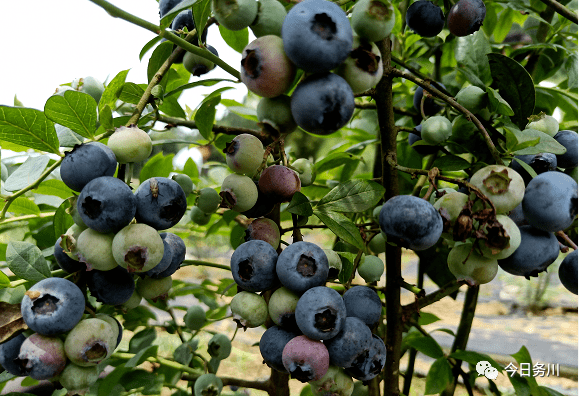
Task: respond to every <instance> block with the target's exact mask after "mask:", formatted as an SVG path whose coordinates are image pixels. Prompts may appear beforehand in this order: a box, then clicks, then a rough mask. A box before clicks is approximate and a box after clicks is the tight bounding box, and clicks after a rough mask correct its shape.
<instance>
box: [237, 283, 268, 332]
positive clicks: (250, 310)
mask: <svg viewBox="0 0 579 396" xmlns="http://www.w3.org/2000/svg"><path fill="white" fill-rule="evenodd" d="M230 308H231V313H232V314H233V320H234V321H235V322H237V326H238V327H243V328H244V329H246V328H248V327H249V328H253V327H259V326H261V325H262V324H264V323H265V321H266V320H267V316H268V309H267V303H266V302H265V299H264V298H263V296H260V295H259V294H255V293H251V292H247V291H242V292H240V293H237V294H236V295H235V296H234V297H233V299H232V300H231V304H230Z"/></svg>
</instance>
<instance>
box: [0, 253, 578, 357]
mask: <svg viewBox="0 0 579 396" xmlns="http://www.w3.org/2000/svg"><path fill="white" fill-rule="evenodd" d="M559 280H561V283H562V284H563V286H565V288H566V289H567V290H569V291H570V292H571V293H573V294H577V250H573V251H572V252H571V253H569V254H568V255H567V256H566V257H565V258H564V259H563V261H562V262H561V265H560V266H559ZM1 354H2V353H1V352H0V355H1ZM0 363H2V361H0Z"/></svg>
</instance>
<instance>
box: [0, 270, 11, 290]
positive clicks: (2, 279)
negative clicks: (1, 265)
mask: <svg viewBox="0 0 579 396" xmlns="http://www.w3.org/2000/svg"><path fill="white" fill-rule="evenodd" d="M8 286H10V279H8V277H7V276H6V274H5V273H4V272H2V271H0V289H2V288H4V287H8Z"/></svg>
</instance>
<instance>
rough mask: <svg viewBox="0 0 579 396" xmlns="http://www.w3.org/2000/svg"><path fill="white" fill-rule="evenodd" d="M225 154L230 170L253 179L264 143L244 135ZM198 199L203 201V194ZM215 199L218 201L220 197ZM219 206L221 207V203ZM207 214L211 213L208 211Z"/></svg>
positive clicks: (231, 144)
mask: <svg viewBox="0 0 579 396" xmlns="http://www.w3.org/2000/svg"><path fill="white" fill-rule="evenodd" d="M223 152H224V153H225V160H226V162H227V166H229V169H231V170H232V171H233V172H235V173H238V174H240V175H246V176H250V177H251V176H253V175H254V174H255V172H256V171H257V168H259V167H260V166H261V163H262V162H263V155H264V154H265V149H264V148H263V143H261V140H259V139H258V138H257V137H255V136H253V135H250V134H248V133H242V134H240V135H237V136H236V137H234V138H233V140H232V141H231V142H229V143H227V146H226V147H225V149H223ZM213 191H215V190H213ZM201 192H203V190H201ZM198 199H201V194H200V195H199V198H198ZM215 199H218V197H216V198H215ZM198 205H199V204H198ZM217 206H219V203H218V204H217ZM199 207H201V205H199ZM205 212H206V213H211V212H208V211H205Z"/></svg>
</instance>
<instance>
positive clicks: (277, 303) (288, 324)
mask: <svg viewBox="0 0 579 396" xmlns="http://www.w3.org/2000/svg"><path fill="white" fill-rule="evenodd" d="M299 299H300V296H299V295H298V294H296V293H294V292H292V291H291V290H289V289H287V288H285V287H280V288H279V289H277V290H276V291H274V292H273V293H272V294H271V297H270V298H269V304H268V310H269V317H270V318H271V320H272V321H273V323H275V324H276V325H278V326H281V327H283V328H292V327H295V326H297V325H296V322H295V312H296V307H297V305H298V300H299Z"/></svg>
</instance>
